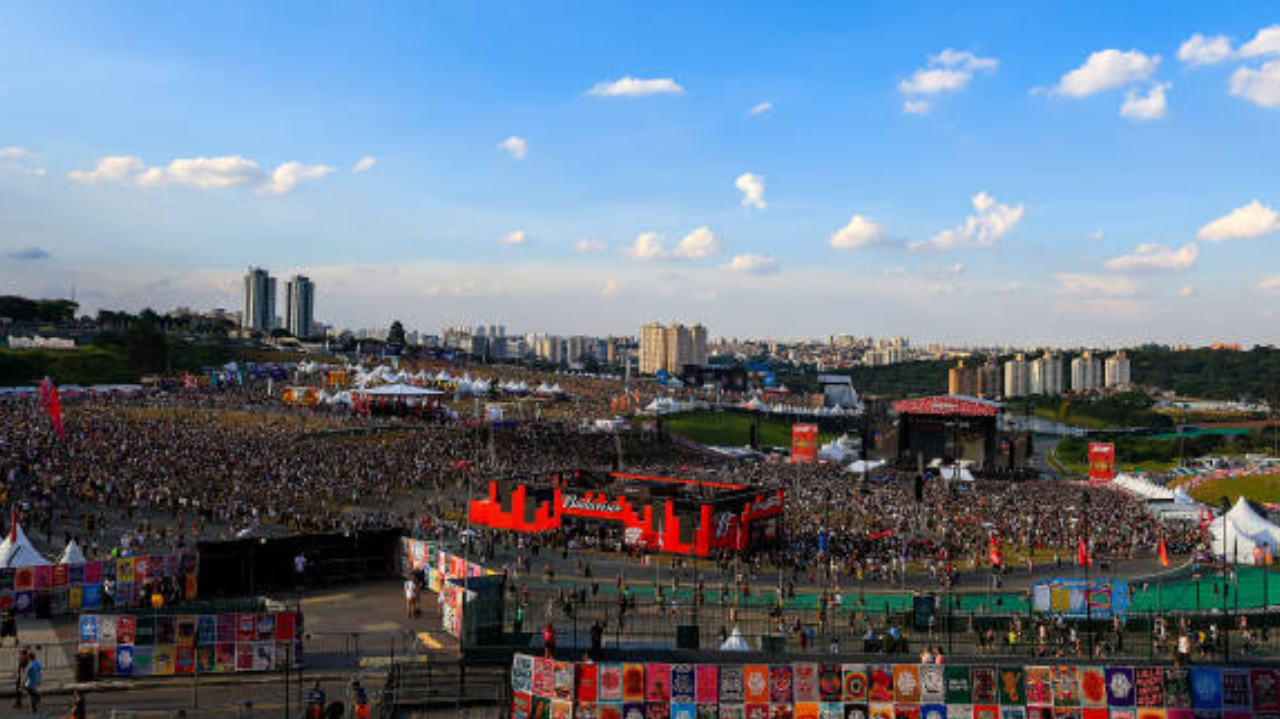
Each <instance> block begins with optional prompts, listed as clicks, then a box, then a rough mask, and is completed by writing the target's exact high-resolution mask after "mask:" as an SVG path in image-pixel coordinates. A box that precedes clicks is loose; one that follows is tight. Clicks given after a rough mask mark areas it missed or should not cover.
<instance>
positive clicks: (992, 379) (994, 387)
mask: <svg viewBox="0 0 1280 719" xmlns="http://www.w3.org/2000/svg"><path fill="white" fill-rule="evenodd" d="M1002 380H1003V377H1001V376H1000V365H999V364H998V363H997V362H996V361H995V360H994V359H989V360H987V363H986V364H984V365H983V366H982V369H980V370H978V396H979V397H986V398H987V399H995V398H996V397H999V396H1000V395H1001V394H1002V392H1001V391H1002V390H1003V389H1004V387H1003V386H1002V385H1003V381H1002Z"/></svg>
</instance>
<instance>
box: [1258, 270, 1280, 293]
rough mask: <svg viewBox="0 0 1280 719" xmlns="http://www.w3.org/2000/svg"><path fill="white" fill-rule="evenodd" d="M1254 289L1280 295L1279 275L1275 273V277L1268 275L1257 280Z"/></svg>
mask: <svg viewBox="0 0 1280 719" xmlns="http://www.w3.org/2000/svg"><path fill="white" fill-rule="evenodd" d="M1255 289H1257V290H1258V291H1259V292H1265V293H1267V294H1269V295H1280V275H1277V276H1276V277H1268V278H1267V279H1265V280H1263V281H1261V282H1259V283H1258V285H1257V287H1256V288H1255Z"/></svg>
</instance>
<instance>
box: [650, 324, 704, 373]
mask: <svg viewBox="0 0 1280 719" xmlns="http://www.w3.org/2000/svg"><path fill="white" fill-rule="evenodd" d="M706 363H707V328H706V327H703V326H702V325H700V324H698V325H694V326H693V327H686V326H684V325H681V324H673V325H671V326H670V327H664V326H662V324H661V323H658V322H651V323H649V324H647V325H645V326H644V327H641V328H640V372H641V374H657V373H658V372H666V373H667V374H672V375H675V374H680V372H681V370H683V369H684V367H685V365H704V364H706Z"/></svg>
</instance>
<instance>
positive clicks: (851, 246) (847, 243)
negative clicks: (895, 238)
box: [831, 215, 884, 250]
mask: <svg viewBox="0 0 1280 719" xmlns="http://www.w3.org/2000/svg"><path fill="white" fill-rule="evenodd" d="M883 240H884V227H882V226H881V225H880V223H879V222H876V221H875V220H873V219H871V218H870V217H864V216H862V215H854V216H853V218H852V219H850V220H849V224H847V225H845V226H844V227H841V228H840V229H838V230H836V231H835V232H832V233H831V246H832V247H834V248H836V249H837V250H859V249H862V248H863V247H870V246H871V245H875V244H879V243H880V242H882V241H883Z"/></svg>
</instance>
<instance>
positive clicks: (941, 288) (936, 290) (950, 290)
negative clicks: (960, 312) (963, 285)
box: [929, 282, 960, 295]
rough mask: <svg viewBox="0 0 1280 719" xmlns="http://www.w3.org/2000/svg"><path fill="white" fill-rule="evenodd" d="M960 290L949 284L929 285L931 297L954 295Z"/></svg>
mask: <svg viewBox="0 0 1280 719" xmlns="http://www.w3.org/2000/svg"><path fill="white" fill-rule="evenodd" d="M959 290H960V288H959V287H956V286H955V285H954V284H953V283H951V282H942V283H935V284H931V285H929V294H932V295H954V294H955V293H956V292H958V291H959Z"/></svg>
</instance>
